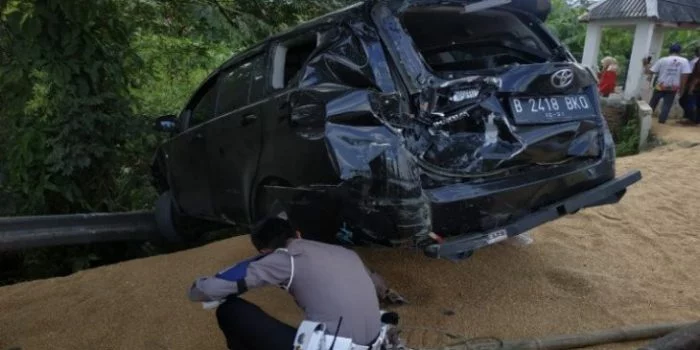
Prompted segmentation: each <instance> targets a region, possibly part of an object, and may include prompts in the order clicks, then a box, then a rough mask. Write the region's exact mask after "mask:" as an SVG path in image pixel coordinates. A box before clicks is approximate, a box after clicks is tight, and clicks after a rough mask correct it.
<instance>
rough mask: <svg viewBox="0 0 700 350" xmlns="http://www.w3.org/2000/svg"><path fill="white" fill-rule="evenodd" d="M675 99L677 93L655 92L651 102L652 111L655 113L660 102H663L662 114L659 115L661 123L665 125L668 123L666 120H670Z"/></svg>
mask: <svg viewBox="0 0 700 350" xmlns="http://www.w3.org/2000/svg"><path fill="white" fill-rule="evenodd" d="M675 98H676V92H675V91H661V90H654V93H653V94H652V95H651V101H649V106H650V107H651V110H652V111H655V110H656V106H657V105H658V104H659V101H662V100H663V106H662V107H661V113H660V114H659V123H661V124H663V123H665V122H666V119H668V115H669V113H670V112H671V107H672V106H673V101H674V100H675Z"/></svg>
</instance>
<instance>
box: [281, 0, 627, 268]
mask: <svg viewBox="0 0 700 350" xmlns="http://www.w3.org/2000/svg"><path fill="white" fill-rule="evenodd" d="M506 2H507V1H506ZM501 3H503V1H502V0H486V1H444V0H441V1H433V0H413V1H377V2H376V3H370V4H371V6H370V5H368V7H367V8H366V9H367V11H368V12H369V13H370V15H371V18H372V20H373V21H374V24H375V25H376V32H375V31H374V30H373V29H371V28H367V27H366V26H365V25H364V24H363V23H361V22H359V20H357V19H348V21H349V22H350V23H351V25H350V28H351V29H349V30H348V31H346V32H343V31H342V30H341V32H339V34H338V35H339V36H338V37H328V43H329V44H328V46H327V48H324V49H323V51H319V52H318V53H317V54H316V56H315V57H316V58H312V59H311V60H310V63H309V64H308V66H307V67H306V68H305V70H304V72H303V73H302V75H301V76H302V77H303V78H302V80H301V85H302V90H301V92H300V93H298V94H297V95H296V96H295V98H294V99H293V101H292V106H293V110H294V111H295V113H294V114H293V116H292V120H293V121H295V122H297V123H299V125H304V126H306V127H305V128H300V129H299V130H300V131H299V134H300V135H302V137H309V138H311V137H314V138H323V139H325V144H326V147H327V149H328V154H329V157H330V159H331V162H332V163H333V166H334V168H335V169H336V172H337V173H338V176H339V179H340V182H339V183H338V184H326V185H321V184H317V185H312V186H305V187H304V188H301V187H296V188H282V187H278V188H275V189H274V190H275V191H276V195H277V196H278V198H280V199H281V200H282V202H285V203H286V204H287V208H290V209H288V212H291V213H292V214H291V217H292V219H293V220H295V221H296V222H297V223H300V224H301V225H300V226H302V227H304V226H305V227H304V230H306V231H305V232H317V233H320V234H321V235H323V232H326V231H328V229H327V228H326V227H335V226H332V225H336V226H337V225H340V226H341V227H340V229H337V230H336V229H332V230H334V231H333V232H337V234H336V236H335V237H332V238H333V239H338V240H340V241H341V242H345V243H348V244H359V243H365V242H372V243H384V244H390V245H400V244H405V243H407V242H409V243H410V244H411V246H418V247H421V248H423V249H425V251H426V253H428V254H429V255H431V256H435V257H440V256H455V255H459V254H461V253H465V252H469V251H472V250H474V249H477V248H480V247H483V246H485V245H488V244H492V243H495V242H498V241H501V240H503V239H506V238H508V237H512V236H515V235H518V234H520V233H523V232H525V231H527V230H529V229H531V228H534V227H537V226H539V225H541V224H544V223H546V222H548V221H552V220H555V219H557V218H558V217H560V216H563V215H567V214H571V213H574V212H576V211H578V210H580V209H582V208H587V207H592V206H598V205H603V204H610V203H615V202H617V201H619V200H620V199H621V198H622V196H623V195H624V193H625V191H626V188H627V187H628V186H630V185H632V184H633V183H635V182H637V181H639V179H640V178H641V175H640V173H639V172H631V173H629V174H627V175H625V176H622V177H620V178H615V146H614V142H613V140H612V136H611V134H610V132H609V130H608V128H607V125H606V123H605V120H604V119H603V118H602V116H601V110H600V106H599V98H598V94H597V88H596V82H595V79H594V77H593V76H592V75H591V74H590V72H589V71H588V70H587V69H585V68H584V67H583V66H581V65H579V64H578V63H576V62H575V60H574V59H573V57H572V56H571V55H570V54H569V53H568V51H567V50H566V49H565V48H563V47H562V46H561V45H560V44H559V42H558V41H557V40H556V38H554V37H553V36H552V35H551V34H550V33H549V32H548V31H547V29H546V28H545V27H544V26H543V25H542V23H541V21H540V19H542V18H543V17H545V16H546V12H547V9H546V8H541V7H538V6H539V5H541V4H542V3H546V2H542V1H531V2H529V3H530V4H531V5H532V6H531V7H530V9H527V7H528V1H525V0H523V1H519V2H518V3H517V6H516V5H503V6H500V5H499V4H501ZM496 5H499V6H496ZM358 11H359V10H358ZM355 14H356V15H357V13H355ZM349 18H350V17H349ZM352 18H358V17H357V16H355V17H352ZM353 21H355V22H353ZM380 42H381V44H382V46H383V49H379V47H378V44H379V43H380ZM352 43H354V44H352ZM343 45H344V46H343ZM385 52H386V56H385ZM367 59H369V60H372V63H370V64H367V63H366V62H367V61H366V60H367ZM384 62H387V63H388V64H383V63H384ZM392 62H393V63H392ZM372 65H374V66H372ZM329 67H332V68H333V69H332V70H330V68H329ZM394 77H395V78H394ZM393 82H401V84H400V85H401V86H400V87H397V88H396V89H394V87H393V85H394V84H393ZM319 116H322V118H320V117H319ZM302 131H303V132H302ZM294 207H296V208H297V210H294V209H293V208H294ZM325 219H328V220H325ZM324 221H331V223H330V224H329V225H328V226H326V227H321V226H323V225H325V224H323V223H322V222H324ZM314 225H315V226H314Z"/></svg>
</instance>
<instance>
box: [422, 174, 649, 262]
mask: <svg viewBox="0 0 700 350" xmlns="http://www.w3.org/2000/svg"><path fill="white" fill-rule="evenodd" d="M641 178H642V175H641V173H640V172H639V171H636V170H635V171H630V172H628V173H627V174H625V175H623V176H620V177H618V178H614V179H611V180H608V181H605V182H603V183H601V184H599V185H597V186H595V187H593V188H591V189H588V190H586V191H583V192H579V193H577V194H575V195H572V196H569V197H567V198H565V199H562V200H559V201H557V202H555V203H553V204H549V205H546V206H544V207H541V208H540V209H538V210H537V211H534V212H532V213H530V214H527V215H524V216H522V217H521V218H519V219H517V220H515V221H513V222H511V223H509V224H506V225H503V226H499V227H495V228H493V229H490V230H486V231H478V232H474V231H469V232H466V233H464V234H461V235H457V236H453V237H450V238H447V239H445V240H443V241H442V242H439V243H436V244H431V245H428V246H426V247H425V248H424V252H425V254H426V255H428V256H430V257H435V258H440V257H451V256H456V255H459V254H461V253H467V252H470V251H473V250H476V249H479V248H482V247H485V246H488V245H491V244H494V243H498V242H500V241H503V240H505V239H508V238H510V237H513V236H517V235H519V234H521V233H524V232H526V231H528V230H531V229H533V228H535V227H537V226H540V225H543V224H545V223H547V222H550V221H553V220H556V219H558V218H560V217H562V216H564V215H567V214H573V213H575V212H577V211H578V210H580V209H584V208H590V207H595V206H600V205H605V204H613V203H617V202H618V201H620V199H622V197H623V196H624V195H625V193H626V191H627V187H629V186H631V185H632V184H634V183H635V182H638V181H639V180H641ZM451 204H452V205H455V204H456V203H454V202H453V203H451ZM444 205H445V204H444V203H443V204H441V203H438V204H437V206H438V207H440V206H443V207H444ZM460 205H464V204H460ZM434 206H435V203H434Z"/></svg>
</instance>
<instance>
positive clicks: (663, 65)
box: [642, 43, 691, 124]
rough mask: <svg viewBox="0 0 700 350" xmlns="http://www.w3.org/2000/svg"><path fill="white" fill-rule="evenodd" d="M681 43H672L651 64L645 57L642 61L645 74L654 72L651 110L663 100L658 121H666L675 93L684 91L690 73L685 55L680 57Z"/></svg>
mask: <svg viewBox="0 0 700 350" xmlns="http://www.w3.org/2000/svg"><path fill="white" fill-rule="evenodd" d="M681 49H682V48H681V45H680V44H677V43H675V44H673V45H671V47H670V48H669V55H668V56H665V57H662V58H660V59H659V60H658V61H656V63H654V65H653V66H651V67H649V63H650V62H649V60H648V59H647V58H645V59H644V60H643V61H642V62H643V64H644V70H645V72H646V73H647V74H656V75H657V79H656V83H655V84H654V93H653V94H652V96H651V100H650V101H649V105H650V106H651V109H652V111H654V110H656V106H657V105H658V104H659V102H660V101H661V100H663V107H662V108H661V114H659V123H660V124H664V123H666V119H668V114H669V113H670V112H671V107H672V105H673V100H674V99H675V98H676V94H682V93H683V91H685V88H686V83H687V82H688V75H690V73H691V70H690V63H689V62H688V60H687V59H686V58H685V57H681V56H680V53H681Z"/></svg>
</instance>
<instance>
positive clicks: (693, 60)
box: [690, 47, 700, 69]
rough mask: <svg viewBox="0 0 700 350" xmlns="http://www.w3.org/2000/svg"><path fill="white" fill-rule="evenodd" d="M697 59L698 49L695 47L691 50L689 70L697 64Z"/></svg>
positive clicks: (699, 50) (699, 56) (698, 56)
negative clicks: (691, 56)
mask: <svg viewBox="0 0 700 350" xmlns="http://www.w3.org/2000/svg"><path fill="white" fill-rule="evenodd" d="M698 59H700V47H696V48H695V49H694V50H693V58H692V59H691V60H690V68H691V69H692V68H693V67H695V64H696V63H698Z"/></svg>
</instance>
